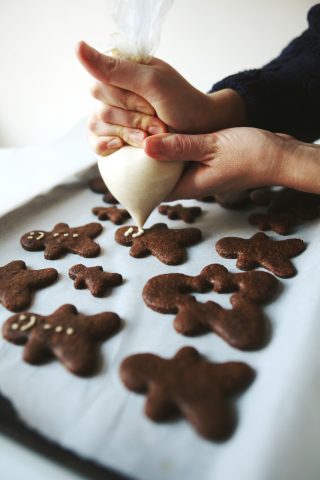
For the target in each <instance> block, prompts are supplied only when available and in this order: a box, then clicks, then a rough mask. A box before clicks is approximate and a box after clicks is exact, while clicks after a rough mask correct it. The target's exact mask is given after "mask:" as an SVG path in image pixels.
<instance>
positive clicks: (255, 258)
mask: <svg viewBox="0 0 320 480" xmlns="http://www.w3.org/2000/svg"><path fill="white" fill-rule="evenodd" d="M305 248H306V245H305V243H304V242H303V240H299V239H297V238H291V239H290V240H281V241H276V240H272V239H271V238H270V237H268V236H267V235H266V234H265V233H262V232H259V233H256V234H255V235H253V236H252V237H251V238H248V239H245V238H239V237H225V238H222V239H221V240H219V241H218V242H217V243H216V250H217V252H218V253H219V255H221V256H222V257H225V258H237V263H236V265H237V267H238V268H240V269H241V270H251V269H253V268H256V267H257V266H260V267H263V268H266V269H267V270H270V271H271V272H272V273H274V274H275V275H278V276H279V277H283V278H289V277H293V276H294V275H295V274H296V273H297V271H296V269H295V267H294V265H293V264H292V262H291V261H290V258H292V257H295V256H297V255H299V254H300V253H302V252H303V251H304V250H305Z"/></svg>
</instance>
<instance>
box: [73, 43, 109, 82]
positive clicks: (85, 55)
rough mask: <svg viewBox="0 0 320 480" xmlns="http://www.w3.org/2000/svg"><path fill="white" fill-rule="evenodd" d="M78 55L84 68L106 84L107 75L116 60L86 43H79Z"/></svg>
mask: <svg viewBox="0 0 320 480" xmlns="http://www.w3.org/2000/svg"><path fill="white" fill-rule="evenodd" d="M76 54H77V57H78V59H79V60H80V62H81V64H82V65H83V66H84V68H85V69H86V70H87V71H88V72H89V73H90V75H92V76H93V77H95V78H96V79H97V80H99V81H100V82H105V81H106V77H107V74H108V72H109V71H110V70H112V68H113V67H114V64H115V59H114V58H113V57H110V56H108V55H103V54H102V53H100V52H98V50H96V49H95V48H92V47H90V45H88V44H87V43H85V42H79V43H78V44H77V46H76Z"/></svg>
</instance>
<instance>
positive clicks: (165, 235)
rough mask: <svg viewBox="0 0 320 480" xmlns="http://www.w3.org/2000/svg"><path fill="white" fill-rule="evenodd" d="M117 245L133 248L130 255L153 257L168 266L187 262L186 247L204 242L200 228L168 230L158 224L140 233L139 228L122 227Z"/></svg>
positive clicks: (117, 234) (116, 238) (162, 224)
mask: <svg viewBox="0 0 320 480" xmlns="http://www.w3.org/2000/svg"><path fill="white" fill-rule="evenodd" d="M115 240H116V242H117V243H120V244H121V245H124V246H126V247H129V246H130V247H131V249H130V255H131V256H132V257H135V258H143V257H147V256H149V255H153V256H154V257H156V258H157V259H158V260H160V262H162V263H165V264H167V265H179V264H180V263H183V262H184V261H185V260H186V247H189V246H192V245H196V244H197V243H199V242H200V241H201V240H202V233H201V230H199V229H198V228H179V229H173V228H168V227H167V225H166V224H165V223H156V224H155V225H152V227H150V228H146V229H145V230H144V231H142V232H140V231H139V229H138V228H137V227H121V228H118V230H117V231H116V233H115Z"/></svg>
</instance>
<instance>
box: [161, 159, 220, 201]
mask: <svg viewBox="0 0 320 480" xmlns="http://www.w3.org/2000/svg"><path fill="white" fill-rule="evenodd" d="M209 169H210V167H209V166H207V165H204V164H199V163H195V164H194V165H192V166H191V168H189V169H187V170H186V171H185V172H184V173H183V175H182V177H181V179H180V180H179V182H178V183H177V184H176V186H175V187H174V189H173V190H172V192H170V194H169V195H168V196H167V198H166V199H165V200H166V201H168V202H172V201H174V200H179V199H184V198H201V197H203V196H206V195H209V194H212V191H213V185H212V181H211V180H209V178H210V175H208V174H207V173H208V170H209Z"/></svg>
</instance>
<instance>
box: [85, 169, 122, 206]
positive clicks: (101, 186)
mask: <svg viewBox="0 0 320 480" xmlns="http://www.w3.org/2000/svg"><path fill="white" fill-rule="evenodd" d="M88 185H89V187H90V189H91V190H92V191H93V192H95V193H102V194H103V195H104V196H103V201H104V202H106V203H113V204H115V203H119V202H118V200H117V199H116V198H114V196H113V195H112V193H111V192H109V190H108V188H107V187H106V184H105V183H104V181H103V180H102V177H100V176H99V177H95V178H92V179H91V180H90V181H89V183H88Z"/></svg>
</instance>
